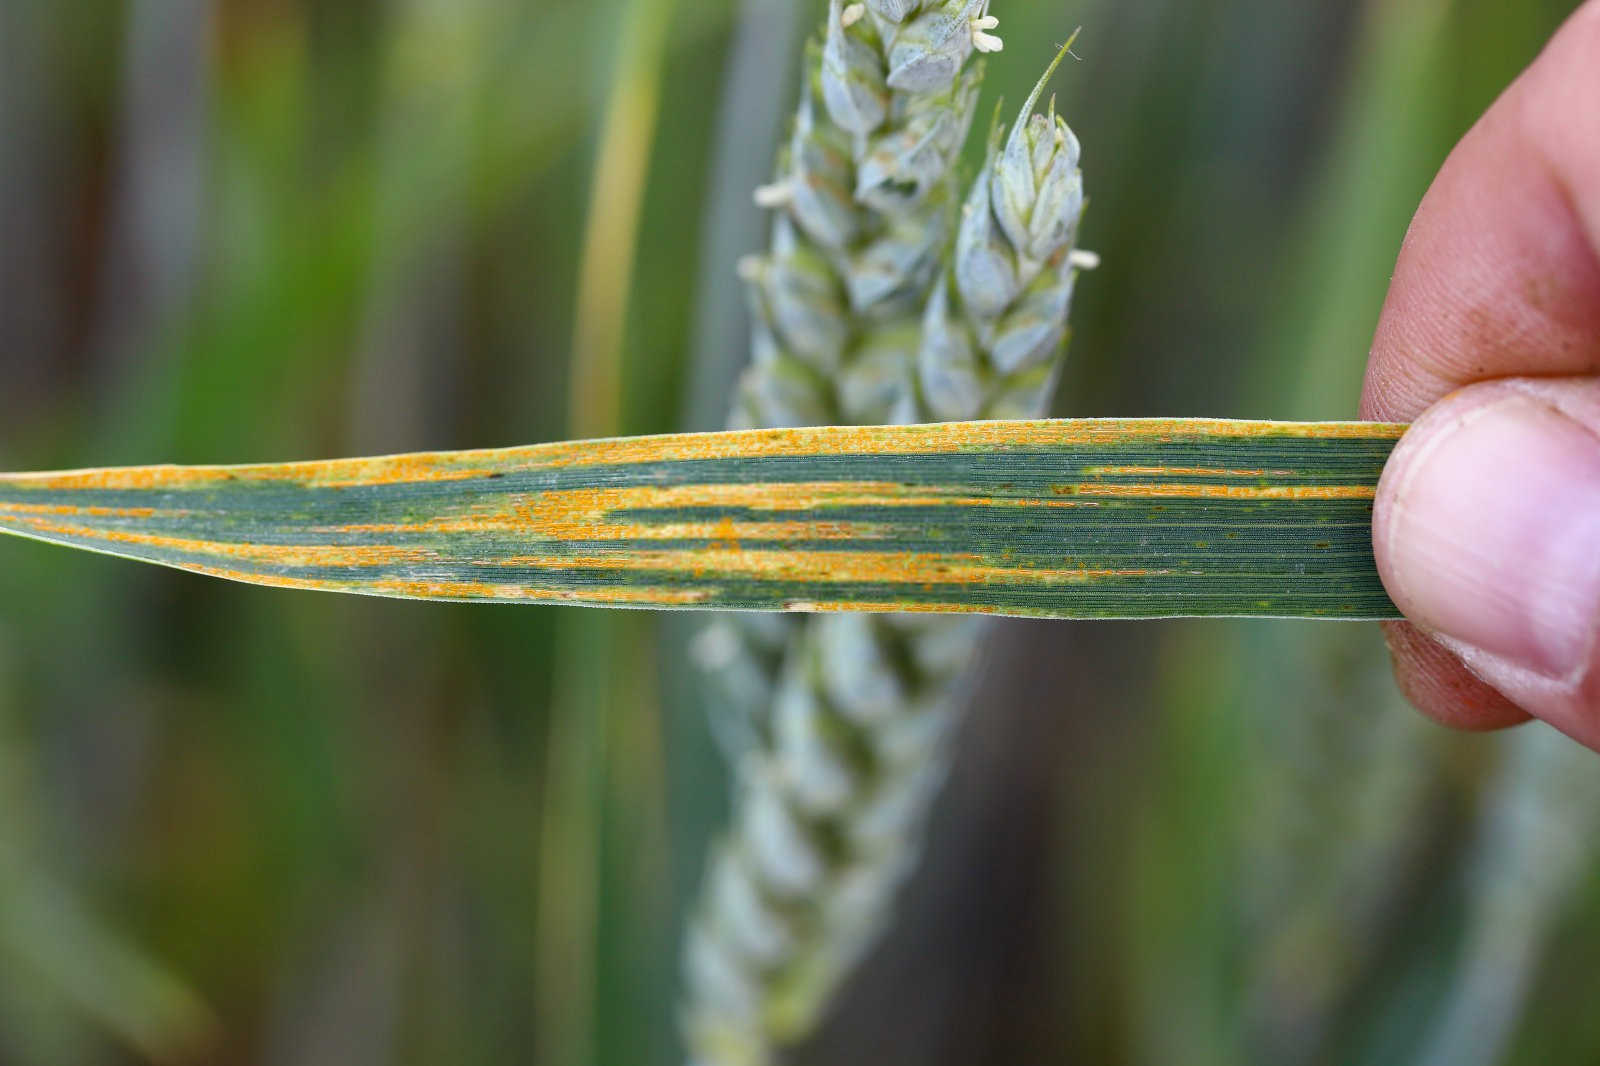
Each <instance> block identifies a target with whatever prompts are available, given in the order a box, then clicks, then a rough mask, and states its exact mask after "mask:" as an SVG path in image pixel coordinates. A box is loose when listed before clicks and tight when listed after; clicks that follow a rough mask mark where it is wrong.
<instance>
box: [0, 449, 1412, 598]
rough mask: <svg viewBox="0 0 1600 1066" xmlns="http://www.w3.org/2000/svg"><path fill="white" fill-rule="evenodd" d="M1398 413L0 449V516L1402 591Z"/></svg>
mask: <svg viewBox="0 0 1600 1066" xmlns="http://www.w3.org/2000/svg"><path fill="white" fill-rule="evenodd" d="M1402 429H1403V427H1400V426H1393V425H1376V424H1370V423H1273V422H1230V421H1205V420H1197V421H1190V420H1185V421H1167V420H1127V421H1124V420H1110V419H1093V420H1079V421H1039V422H969V423H954V424H944V425H932V426H905V427H830V428H820V429H793V430H753V431H741V432H733V433H712V434H690V435H682V436H667V437H644V438H628V439H619V440H604V441H588V442H580V443H567V444H548V445H537V446H533V447H525V448H511V449H504V450H497V451H468V452H441V453H432V454H419V455H402V456H392V457H386V458H377V459H338V460H329V461H324V462H300V463H282V464H274V465H258V466H226V467H224V466H213V467H178V466H153V467H130V468H124V469H108V470H89V471H75V472H68V473H55V474H17V475H5V476H0V529H3V530H5V531H8V532H12V533H16V534H19V535H22V536H25V537H32V538H35V539H39V540H45V541H51V542H54V543H59V544H66V545H70V546H72V547H77V548H85V549H88V550H91V551H98V552H104V553H108V554H111V555H119V556H124V557H127V558H131V559H140V560H144V561H147V562H153V563H160V564H162V565H166V566H173V567H178V568H180V569H184V570H190V571H194V572H196V573H202V574H209V575H212V576H216V577H223V578H230V579H233V580H237V581H246V582H251V583H254V584H261V585H275V586H282V587H287V588H306V589H322V590H327V591H334V592H351V593H361V594H366V595H374V596H392V597H401V598H412V599H439V600H476V601H493V602H521V603H575V604H587V605H593V606H608V607H680V608H750V609H758V610H801V611H826V610H860V611H941V612H981V613H992V614H1005V615H1027V616H1041V617H1057V618H1150V617H1170V616H1183V615H1191V616H1193V615H1257V616H1276V617H1305V618H1347V619H1373V618H1392V617H1395V616H1396V612H1395V608H1394V606H1393V604H1392V603H1391V602H1390V601H1389V598H1388V596H1387V595H1386V594H1385V593H1384V591H1383V587H1382V585H1381V584H1380V583H1379V580H1378V575H1377V572H1376V569H1375V567H1374V564H1373V558H1372V547H1371V513H1372V499H1373V496H1374V492H1375V489H1376V485H1377V481H1378V475H1379V473H1380V471H1381V470H1382V467H1383V463H1384V461H1385V459H1386V458H1387V457H1388V455H1389V452H1390V450H1391V449H1392V448H1393V446H1394V442H1395V441H1396V440H1397V439H1398V437H1399V436H1400V434H1401V432H1402Z"/></svg>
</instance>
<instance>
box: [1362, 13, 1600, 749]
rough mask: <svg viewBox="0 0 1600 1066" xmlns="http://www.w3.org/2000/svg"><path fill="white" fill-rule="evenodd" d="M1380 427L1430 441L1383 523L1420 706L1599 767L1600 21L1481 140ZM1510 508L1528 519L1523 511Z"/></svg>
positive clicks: (1413, 317) (1381, 396)
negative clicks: (1543, 736) (1591, 752)
mask: <svg viewBox="0 0 1600 1066" xmlns="http://www.w3.org/2000/svg"><path fill="white" fill-rule="evenodd" d="M1362 415H1363V417H1365V418H1370V419H1376V420H1384V421H1396V422H1407V421H1415V422H1416V425H1415V427H1414V428H1413V430H1412V431H1411V432H1410V433H1409V434H1408V435H1407V436H1406V438H1405V439H1404V440H1403V441H1402V443H1401V445H1400V446H1399V448H1398V449H1397V451H1396V453H1395V456H1394V458H1393V460H1392V461H1391V462H1390V464H1389V466H1388V467H1387V469H1386V470H1385V473H1384V477H1383V482H1382V484H1381V485H1380V487H1379V493H1378V499H1377V502H1376V510H1375V515H1374V548H1375V550H1376V553H1377V558H1378V566H1379V571H1380V573H1381V574H1382V575H1383V578H1384V583H1385V585H1386V587H1387V588H1388V589H1389V592H1390V594H1391V595H1392V596H1393V597H1394V599H1395V602H1396V603H1397V604H1398V605H1399V606H1400V608H1401V610H1402V611H1403V612H1404V613H1405V614H1406V616H1407V618H1408V619H1410V621H1409V622H1406V623H1397V624H1394V625H1392V626H1390V627H1389V628H1388V638H1389V645H1390V649H1391V651H1392V653H1393V657H1394V663H1395V673H1396V676H1397V678H1398V680H1399V683H1400V686H1401V688H1402V690H1403V691H1404V692H1405V694H1406V696H1407V698H1408V699H1410V700H1411V702H1412V703H1414V704H1415V705H1416V706H1417V707H1418V708H1419V709H1421V710H1422V711H1423V712H1425V713H1427V714H1429V715H1430V716H1432V717H1434V718H1436V719H1438V720H1439V721H1441V722H1444V723H1446V724H1448V725H1451V726H1455V727H1458V728H1464V729H1497V728H1502V727H1505V726H1510V725H1515V724H1518V723H1521V722H1525V721H1527V720H1528V719H1529V718H1530V717H1536V718H1541V719H1544V720H1545V721H1547V722H1549V723H1550V724H1552V725H1554V726H1555V727H1556V728H1558V729H1561V730H1562V731H1563V732H1566V733H1567V734H1568V735H1570V736H1572V737H1574V738H1576V739H1578V740H1579V741H1581V742H1583V743H1584V744H1587V745H1588V746H1589V747H1591V748H1595V749H1597V750H1600V640H1597V637H1596V633H1597V631H1600V0H1591V2H1589V3H1587V4H1585V5H1584V6H1583V7H1582V8H1580V9H1579V10H1578V11H1577V12H1576V13H1575V14H1574V15H1573V16H1572V17H1571V18H1570V19H1569V20H1568V22H1567V23H1566V25H1565V26H1564V27H1563V28H1562V29H1561V31H1560V32H1559V33H1558V34H1557V35H1556V37H1555V38H1553V39H1552V41H1551V42H1550V44H1549V45H1548V46H1547V47H1546V49H1545V51H1544V52H1543V53H1542V54H1541V55H1540V57H1539V58H1538V60H1537V61H1535V63H1534V64H1533V65H1532V66H1531V67H1530V68H1529V69H1528V70H1527V71H1526V72H1524V73H1523V75H1522V76H1521V77H1520V78H1519V79H1518V80H1517V81H1516V82H1515V83H1514V84H1513V85H1512V86H1511V87H1510V88H1509V89H1507V90H1506V92H1505V93H1504V95H1503V96H1501V98H1500V99H1499V100H1498V101H1497V102H1496V103H1495V105H1494V106H1493V107H1492V108H1491V109H1490V110H1489V112H1488V113H1487V114H1485V115H1484V117H1483V118H1482V119H1481V120H1480V121H1479V122H1478V124H1477V125H1476V126H1475V127H1474V128H1473V129H1472V130H1471V132H1469V133H1468V134H1467V136H1466V137H1465V138H1464V139H1463V140H1462V141H1461V143H1460V144H1459V145H1458V146H1457V148H1456V150H1455V151H1454V152H1453V153H1452V154H1451V156H1450V158H1449V160H1448V161H1447V162H1446V163H1445V166H1444V168H1443V169H1442V170H1441V171H1440V173H1439V176H1438V178H1437V179H1436V180H1435V182H1434V184H1433V186H1432V188H1431V189H1430V190H1429V192H1428V194H1427V197H1426V198H1425V199H1424V201H1423V203H1422V205H1421V207H1420V209H1419V210H1418V212H1417V215H1416V218H1415V219H1414V221H1413V222H1412V225H1411V228H1410V230H1409V232H1408V233H1407V236H1406V239H1405V243H1404V245H1403V247H1402V250H1401V253H1400V258H1399V261H1398V263H1397V265H1396V268H1395V275H1394V279H1393V282H1392V285H1391V288H1390V290H1389V296H1388V300H1387V302H1386V304H1385V307H1384V311H1383V315H1382V318H1381V320H1380V323H1379V326H1378V329H1377V334H1376V337H1375V340H1374V343H1373V349H1372V354H1371V359H1370V361H1369V363H1368V368H1367V378H1366V388H1365V391H1364V395H1363V398H1362ZM1508 504H1510V506H1508Z"/></svg>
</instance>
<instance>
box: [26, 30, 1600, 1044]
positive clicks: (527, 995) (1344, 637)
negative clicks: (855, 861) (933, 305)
mask: <svg viewBox="0 0 1600 1066" xmlns="http://www.w3.org/2000/svg"><path fill="white" fill-rule="evenodd" d="M1574 6H1576V5H1575V3H1574V2H1573V0H1368V2H1366V3H1361V2H1357V0H1291V2H1285V0H1078V2H1074V3H1057V2H1048V3H1047V2H1038V0H995V3H994V10H995V13H996V14H997V15H999V16H1000V18H1001V22H1002V32H1003V33H1004V36H1005V39H1006V50H1005V52H1004V53H1003V54H1002V55H1000V56H998V57H994V60H993V61H992V62H991V63H990V67H989V79H988V82H987V87H986V91H987V92H988V93H989V94H990V97H991V99H992V98H995V97H998V96H999V95H1001V94H1004V95H1005V97H1006V98H1007V99H1008V100H1010V101H1012V102H1013V104H1015V103H1016V102H1019V101H1020V100H1021V99H1022V98H1023V96H1025V94H1026V88H1027V86H1028V85H1029V84H1030V83H1031V82H1032V80H1033V79H1034V78H1035V77H1036V76H1037V74H1038V72H1039V71H1040V69H1042V68H1043V66H1044V65H1045V63H1046V62H1047V61H1048V59H1049V58H1050V56H1051V55H1052V53H1053V51H1054V49H1055V47H1056V45H1057V44H1058V43H1059V42H1060V41H1062V40H1064V39H1065V37H1066V36H1067V34H1068V33H1070V32H1071V30H1072V29H1073V28H1074V27H1075V26H1077V25H1079V24H1082V25H1083V27H1084V34H1083V36H1082V37H1081V38H1080V40H1079V43H1078V45H1077V47H1076V52H1077V54H1078V56H1079V57H1081V61H1080V62H1078V63H1074V64H1069V65H1068V68H1067V69H1066V70H1065V71H1064V73H1063V74H1062V75H1061V76H1060V77H1059V78H1058V79H1057V90H1058V92H1059V95H1060V100H1061V109H1062V111H1063V112H1064V113H1065V114H1066V115H1067V116H1068V117H1069V119H1070V121H1071V122H1072V124H1073V125H1074V127H1075V128H1076V130H1077V131H1078V133H1079V134H1080V136H1081V138H1082V141H1083V145H1084V169H1085V174H1086V181H1087V184H1088V187H1089V191H1090V196H1091V198H1092V207H1091V210H1090V214H1089V220H1088V223H1087V228H1086V232H1085V235H1084V244H1085V245H1086V246H1087V247H1090V248H1093V249H1095V250H1097V251H1099V252H1100V253H1102V254H1103V256H1104V258H1105V265H1104V267H1103V269H1102V270H1100V271H1099V272H1097V273H1096V274H1094V275H1092V276H1089V277H1087V278H1086V279H1085V280H1084V282H1083V284H1082V285H1081V286H1080V291H1079V296H1078V306H1077V310H1076V336H1075V339H1074V348H1073V362H1072V369H1071V371H1070V372H1069V374H1068V376H1067V380H1066V382H1065V384H1064V386H1063V389H1062V393H1061V396H1060V398H1059V402H1058V411H1059V412H1060V413H1062V414H1080V415H1087V414H1118V415H1146V414H1150V415H1154V414H1167V415H1232V416H1271V417H1306V418H1312V417H1329V418H1337V417H1348V416H1351V415H1353V413H1354V412H1355V408H1356V400H1357V395H1358V389H1359V382H1360V374H1361V369H1362V364H1363V361H1364V356H1365V351H1366V345H1367V341H1368V339H1369V337H1370V333H1371V329H1372V326H1373V323H1374V321H1375V318H1376V314H1377V310H1378V307H1379V305H1380V302H1381V299H1382V296H1383V291H1384V287H1385V285H1386V282H1387V278H1388V275H1389V271H1390V267H1391V265H1392V263H1393V259H1394V255H1395V252H1396V250H1397V248H1398V246H1399V242H1400V238H1401V236H1402V234H1403V232H1404V227H1405V224H1406V221H1407V219H1408V217H1409V215H1410V212H1411V210H1412V209H1413V208H1414V207H1415V205H1416V203H1417V201H1418V199H1419V197H1420V196H1421V194H1422V192H1423V190H1424V189H1425V188H1426V186H1427V183H1428V181H1429V179H1430V177H1431V175H1432V173H1433V172H1434V171H1435V170H1436V169H1437V167H1438V165H1439V164H1440V162H1442V160H1443V158H1444V156H1445V154H1446V153H1447V152H1448V150H1449V148H1450V146H1451V144H1452V143H1453V142H1454V141H1455V139H1456V138H1458V137H1459V136H1460V134H1461V133H1462V132H1464V131H1465V130H1466V128H1467V127H1468V126H1469V125H1470V124H1471V122H1472V121H1473V119H1474V118H1475V116H1476V115H1477V114H1478V113H1480V112H1481V110H1482V109H1483V108H1484V107H1485V106H1486V105H1487V104H1488V103H1489V102H1490V101H1491V100H1492V99H1493V98H1494V96H1495V95H1496V94H1497V93H1498V92H1499V91H1500V90H1501V89H1502V88H1503V87H1504V86H1505V85H1506V84H1507V83H1508V82H1509V80H1510V79H1511V78H1512V77H1513V76H1514V75H1515V73H1516V72H1517V71H1518V70H1519V69H1520V68H1521V67H1523V66H1524V65H1525V64H1526V63H1527V62H1528V61H1529V60H1531V59H1532V57H1533V56H1534V55H1535V54H1536V53H1537V51H1538V48H1539V47H1540V45H1541V43H1542V42H1543V41H1544V40H1545V39H1546V38H1547V37H1548V35H1549V34H1550V33H1551V32H1552V31H1553V30H1554V28H1555V27H1556V26H1557V25H1558V24H1559V22H1560V20H1561V19H1562V18H1563V17H1564V16H1565V15H1566V14H1568V13H1570V11H1571V10H1572V8H1573V7H1574ZM822 8H823V5H822V4H821V3H820V2H811V0H804V2H801V0H795V2H784V0H676V2H674V0H594V2H590V3H580V2H577V0H389V2H382V0H339V2H334V0H324V2H313V0H124V2H120V3H119V2H114V0H53V2H51V0H5V3H4V4H3V5H0V468H5V469H43V468H59V467H67V466H83V465H112V464H121V463H149V462H158V461H168V460H170V461H177V462H219V461H228V462H241V461H250V460H272V459H291V458H302V457H323V456H334V455H342V454H354V453H375V452H387V451H399V450H414V449H433V448H448V447H468V446H474V447H476V446H491V445H502V444H513V443H525V442H532V441H542V440H553V439H559V438H563V437H568V436H578V435H598V434H609V433H613V432H626V433H644V432H656V431H666V430H672V429H678V428H714V427H715V426H716V425H717V424H718V423H719V422H720V419H721V415H722V412H723V410H724V409H725V405H726V397H727V395H728V389H729V383H730V379H731V376H732V374H733V373H734V372H735V370H736V368H737V366H738V365H739V363H740V362H742V360H743V359H744V355H745V350H746V332H745V325H744V321H743V310H742V302H741V297H740V294H739V292H738V291H737V287H736V286H735V284H734V281H733V263H734V260H735V259H736V258H737V256H738V255H739V254H741V253H743V252H745V251H749V250H751V249H753V248H755V247H757V246H759V244H760V243H761V242H762V240H763V232H762V225H761V220H760V217H759V215H758V213H757V212H756V210H755V208H754V207H753V205H752V204H751V201H750V197H749V190H750V189H751V188H752V187H753V185H754V184H756V183H757V182H758V181H760V180H762V178H763V177H764V176H765V175H766V173H767V170H768V167H769V164H770V159H771V156H772V150H773V145H774V143H775V140H776V137H777V135H778V132H779V131H780V129H781V127H782V123H783V120H784V119H783V116H784V114H785V113H786V111H787V110H788V109H789V108H790V107H791V106H792V99H791V97H792V81H793V77H794V74H795V72H796V71H797V70H798V66H799V46H800V42H801V40H802V39H803V36H804V35H805V34H806V33H809V32H810V31H811V30H812V28H813V27H814V25H815V24H816V22H817V21H818V19H819V18H820V16H821V13H822ZM973 147H978V146H977V145H976V144H974V146H973ZM687 632H688V628H687V627H686V626H685V624H684V623H683V621H682V619H678V618H666V617H659V616H654V615H649V614H638V613H620V614H605V613H593V612H583V611H578V610H557V609H546V608H492V607H490V608H471V607H448V606H437V605H418V604H408V603H398V602H379V601H346V600H342V599H338V598H334V597H326V596H318V595H301V594H290V593H284V592H277V591H266V590H259V589H251V588H245V587H240V586H233V585H225V584H222V583H219V582H214V581H209V580H205V579H201V578H196V577H191V576H186V575H181V574H175V573H168V572H156V571H152V570H147V569H143V568H140V567H135V566H130V565H127V564H123V563H118V562H115V561H111V560H106V559H99V558H94V557H87V556H79V555H74V554H71V553H66V552H61V551H59V550H55V549H49V548H45V547H41V546H37V545H31V544H26V543H12V542H8V543H3V544H0V1063H6V1064H9V1063H20V1064H30V1066H31V1064H34V1063H49V1064H63V1066H74V1064H86V1066H87V1064H102V1063H105V1064H115V1063H138V1062H158V1063H261V1064H280V1063H281V1064H295V1066H302V1064H311V1066H315V1064H322V1063H328V1064H332V1063H340V1064H367V1063H371V1064H380V1063H440V1062H450V1063H469V1064H470V1063H486V1064H487V1063H540V1064H551V1066H566V1064H574V1063H576V1064H581V1063H597V1064H617V1066H622V1064H628V1066H636V1064H667V1063H672V1062H674V1061H676V1060H677V1059H678V1056H679V1054H680V1053H679V1051H678V1049H677V1044H676V1037H675V1032H674V985H675V972H676V966H677V964H676V951H677V947H676V943H677V937H678V927H679V921H680V917H681V912H682V910H683V907H684V905H685V903H686V901H687V899H688V898H689V896H690V894H691V893H692V890H693V888H694V886H695V884H696V880H697V878H698V876H699V864H700V861H701V857H702V852H703V849H704V846H705V841H706V839H707V837H708V836H709V834H710V833H711V832H713V831H714V830H715V828H716V827H717V826H718V825H719V824H720V823H721V821H722V819H723V818H724V816H725V806H726V798H725V791H726V789H725V780H724V777H723V770H722V767H721V765H720V762H719V760H718V758H717V756H716V753H715V749H714V745H713V744H712V743H711V741H710V739H709V736H708V727H707V723H706V721H705V715H704V713H703V711H702V708H701V706H700V703H701V699H700V697H699V696H698V694H697V684H698V682H697V679H696V677H695V676H694V674H693V670H692V668H691V667H690V666H689V665H688V663H687V661H686V657H685V654H684V651H683V643H684V640H685V635H686V633H687ZM961 752H962V753H961V758H960V761H959V764H958V766H957V768H956V771H955V773H954V776H953V779H952V782H951V785H950V787H949V789H948V791H947V794H946V796H945V799H944V801H943V804H942V807H941V814H940V817H939V818H938V819H937V821H936V824H935V828H934V837H933V840H932V842H931V845H930V852H929V855H928V858H927V861H926V863H925V866H924V869H923V871H922V873H921V875H920V876H919V878H918V880H917V881H916V882H915V884H914V885H913V887H912V889H911V891H910V892H909V893H908V895H907V897H906V900H905V906H904V914H903V918H902V921H901V922H900V924H899V926H898V927H897V929H896V931H895V932H894V933H893V934H892V935H891V936H890V937H889V939H888V941H887V942H886V943H885V945H884V946H883V948H882V949H881V950H879V951H878V952H877V953H876V954H875V955H874V956H873V957H872V959H871V960H870V961H869V962H868V964H867V965H866V967H865V968H864V970H863V971H862V973H861V974H860V975H859V977H858V978H857V979H856V980H855V981H854V982H853V983H852V984H851V985H850V987H849V988H848V989H847V990H846V992H845V994H844V996H843V997H842V1000H841V1002H840V1005H839V1008H838V1010H837V1011H836V1012H835V1013H834V1015H833V1016H832V1018H831V1019H830V1022H829V1024H828V1026H827V1027H826V1030H825V1031H824V1032H823V1033H822V1034H820V1035H819V1037H818V1038H817V1039H816V1041H815V1042H814V1044H813V1045H812V1046H810V1047H809V1048H807V1049H805V1050H804V1053H803V1054H802V1055H801V1056H800V1057H799V1060H800V1061H802V1062H815V1063H823V1062H826V1063H851V1064H853V1063H863V1064H864V1063H885V1064H901V1063H904V1064H908V1066H909V1064H913V1063H915V1064H944V1063H950V1064H955V1063H973V1062H980V1063H989V1062H995V1063H999V1062H1023V1063H1045V1062H1074V1061H1080V1060H1081V1061H1085V1062H1096V1063H1130V1064H1133V1063H1171V1062H1184V1063H1203V1064H1205V1063H1217V1064H1222V1063H1240V1062H1262V1063H1306V1064H1320V1063H1329V1064H1332V1063H1351V1064H1368V1063H1371V1064H1378V1063H1424V1064H1429V1066H1460V1064H1468V1066H1470V1064H1474V1063H1484V1064H1488V1063H1499V1062H1506V1063H1528V1064H1533V1063H1549V1062H1587V1061H1596V1059H1597V1057H1600V1012H1597V1011H1595V1009H1594V992H1593V988H1592V986H1591V984H1590V981H1591V976H1592V970H1593V966H1592V960H1593V959H1594V958H1595V957H1596V952H1597V951H1600V879H1597V878H1596V876H1595V875H1596V873H1600V865H1597V857H1596V850H1597V848H1596V844H1595V841H1596V839H1597V836H1596V831H1597V830H1600V817H1597V815H1600V774H1597V773H1596V765H1595V764H1594V762H1593V756H1591V755H1588V754H1587V753H1584V752H1581V751H1579V750H1578V749H1576V747H1575V746H1573V745H1570V744H1568V743H1566V742H1565V741H1563V740H1561V739H1560V738H1558V737H1555V736H1554V735H1553V734H1550V733H1548V732H1545V731H1540V730H1537V729H1532V728H1530V729H1524V730H1520V731H1518V732H1516V733H1513V734H1508V735H1504V736H1496V737H1457V736H1451V735H1448V734H1446V733H1444V732H1443V731H1442V730H1440V729H1438V728H1436V727H1434V726H1432V725H1429V724H1427V723H1425V722H1424V721H1422V720H1421V719H1420V718H1418V717H1416V716H1415V715H1413V714H1412V713H1410V712H1409V711H1408V710H1406V709H1405V708H1404V707H1403V706H1402V705H1401V703H1400V701H1399V699H1398V697H1397V696H1396V694H1395V692H1394V689H1393V685H1392V683H1391V682H1390V681H1389V679H1388V675H1387V666H1386V661H1385V658H1384V654H1383V651H1382V646H1381V641H1380V639H1379V637H1378V635H1377V633H1376V631H1375V630H1373V629H1372V628H1371V627H1365V626H1335V625H1297V624H1283V623H1276V624H1269V623H1218V622H1186V623H1163V624H1149V625H1131V624H1124V625H1071V624H1054V623H1029V624H1024V623H1012V624H1007V625H1005V626H1004V627H1002V628H1001V630H1000V639H999V640H998V641H997V642H996V647H995V650H994V653H993V654H992V655H991V656H990V661H989V665H988V666H987V668H986V678H985V684H984V686H983V689H982V695H981V697H980V698H979V700H978V702H977V705H976V706H975V707H974V708H973V713H972V715H971V716H970V718H969V721H968V725H967V729H966V736H965V738H964V740H963V743H962V745H961Z"/></svg>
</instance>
